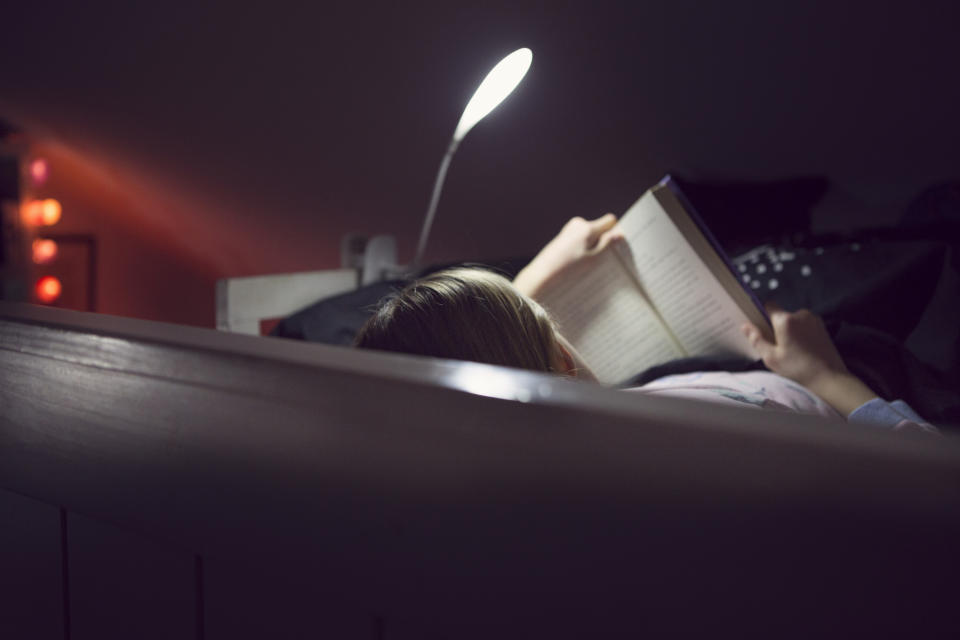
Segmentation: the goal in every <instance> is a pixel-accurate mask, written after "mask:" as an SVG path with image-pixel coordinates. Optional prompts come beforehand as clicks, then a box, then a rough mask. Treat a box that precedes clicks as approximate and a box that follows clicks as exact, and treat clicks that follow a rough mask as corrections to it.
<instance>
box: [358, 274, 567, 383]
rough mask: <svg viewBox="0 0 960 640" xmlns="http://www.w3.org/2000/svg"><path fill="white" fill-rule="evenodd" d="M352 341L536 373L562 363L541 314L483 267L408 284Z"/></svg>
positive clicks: (559, 367) (557, 367)
mask: <svg viewBox="0 0 960 640" xmlns="http://www.w3.org/2000/svg"><path fill="white" fill-rule="evenodd" d="M355 344H356V345H357V346H358V347H363V348H367V349H379V350H382V351H396V352H400V353H411V354H416V355H424V356H433V357H437V358H452V359H456V360H472V361H474V362H486V363H489V364H497V365H503V366H508V367H517V368H521V369H533V370H535V371H551V372H559V371H565V370H566V369H568V368H569V367H567V366H565V360H566V359H567V358H568V357H569V356H567V355H566V354H565V352H564V351H563V349H562V348H561V346H560V341H559V338H558V334H557V331H556V329H555V327H554V324H553V321H552V320H551V319H550V316H549V315H547V312H546V311H544V310H543V308H542V307H541V306H540V305H539V304H537V303H536V302H534V301H533V300H531V299H529V298H527V297H526V296H524V295H523V294H521V293H520V292H519V291H517V290H516V289H515V288H514V287H513V285H512V284H510V281H509V280H507V279H506V278H504V277H503V276H499V275H497V274H495V273H491V272H489V271H484V270H482V269H470V268H458V269H448V270H445V271H440V272H437V273H434V274H431V275H429V276H426V277H425V278H421V279H420V280H417V281H416V282H414V283H412V284H410V285H408V286H407V287H406V288H405V289H403V290H402V291H400V292H399V293H397V294H395V295H394V296H392V297H390V298H388V299H387V301H386V302H384V303H383V304H382V305H381V306H380V308H379V309H378V310H377V312H376V313H375V314H374V315H373V317H371V318H370V319H369V320H368V321H367V323H366V324H365V325H364V326H363V328H362V329H361V330H360V333H359V334H358V335H357V339H356V342H355Z"/></svg>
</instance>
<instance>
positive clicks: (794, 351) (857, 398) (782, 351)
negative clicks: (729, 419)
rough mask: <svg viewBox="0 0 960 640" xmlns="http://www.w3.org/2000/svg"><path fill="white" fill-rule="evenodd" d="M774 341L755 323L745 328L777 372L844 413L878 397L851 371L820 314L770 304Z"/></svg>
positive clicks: (747, 334)
mask: <svg viewBox="0 0 960 640" xmlns="http://www.w3.org/2000/svg"><path fill="white" fill-rule="evenodd" d="M767 310H768V312H769V313H770V323H771V324H772V325H773V333H774V342H770V341H768V340H766V339H765V338H764V337H763V335H761V333H760V331H759V330H758V329H757V328H756V327H755V326H753V325H752V324H745V325H744V326H743V327H742V330H743V333H744V335H746V336H747V339H748V340H750V343H751V344H752V345H753V348H754V349H755V350H756V352H757V355H759V356H760V357H761V358H762V359H763V363H764V364H765V365H767V368H768V369H770V370H771V371H773V372H774V373H776V374H779V375H781V376H783V377H785V378H789V379H791V380H793V381H795V382H799V383H800V384H802V385H803V386H805V387H806V388H807V389H810V390H811V391H813V392H814V393H815V394H817V395H818V396H820V397H821V398H823V400H825V401H826V402H827V403H828V404H830V405H831V406H832V407H833V408H834V409H836V410H837V411H839V412H841V413H842V414H844V415H847V414H849V413H850V412H851V411H853V410H854V409H856V408H857V407H859V406H860V405H862V404H863V403H865V402H867V401H868V400H872V399H873V398H875V397H877V396H876V394H875V393H874V392H873V391H872V390H871V389H870V388H869V387H867V386H866V385H865V384H864V383H863V382H862V381H861V380H860V379H859V378H857V377H856V376H854V375H853V374H851V373H850V371H849V370H848V369H847V366H846V365H845V364H844V362H843V358H842V357H841V356H840V353H839V352H838V351H837V348H836V346H834V344H833V340H831V339H830V334H828V333H827V329H826V327H825V326H824V324H823V320H821V319H820V317H819V316H817V315H814V314H813V313H811V312H810V311H808V310H806V309H801V310H800V311H796V312H793V313H790V312H787V311H784V310H783V309H781V308H779V307H777V306H774V305H768V306H767Z"/></svg>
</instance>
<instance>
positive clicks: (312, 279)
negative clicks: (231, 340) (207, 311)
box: [217, 269, 359, 335]
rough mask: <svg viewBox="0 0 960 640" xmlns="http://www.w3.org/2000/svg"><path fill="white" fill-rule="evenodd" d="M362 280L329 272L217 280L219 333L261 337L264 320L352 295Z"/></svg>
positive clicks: (348, 273) (350, 272)
mask: <svg viewBox="0 0 960 640" xmlns="http://www.w3.org/2000/svg"><path fill="white" fill-rule="evenodd" d="M358 279H359V278H358V272H357V270H356V269H327V270H324V271H301V272H298V273H280V274H274V275H266V276H250V277H246V278H223V279H221V280H217V329H220V330H221V331H231V332H233V333H247V334H251V335H260V321H261V320H268V319H273V318H282V317H285V316H288V315H290V314H291V313H294V312H295V311H299V310H300V309H303V308H304V307H307V306H309V305H311V304H313V303H314V302H317V301H318V300H321V299H323V298H326V297H329V296H334V295H337V294H338V293H344V292H346V291H352V290H354V289H356V288H357V284H358Z"/></svg>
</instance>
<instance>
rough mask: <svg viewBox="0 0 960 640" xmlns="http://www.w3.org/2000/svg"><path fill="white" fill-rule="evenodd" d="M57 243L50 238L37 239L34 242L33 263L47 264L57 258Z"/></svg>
mask: <svg viewBox="0 0 960 640" xmlns="http://www.w3.org/2000/svg"><path fill="white" fill-rule="evenodd" d="M58 250H59V247H57V243H56V242H54V241H53V240H50V239H49V238H37V239H36V240H34V241H33V261H34V262H35V263H37V264H46V263H48V262H50V261H51V260H53V259H54V258H56V257H57V251H58Z"/></svg>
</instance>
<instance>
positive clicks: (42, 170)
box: [30, 158, 50, 187]
mask: <svg viewBox="0 0 960 640" xmlns="http://www.w3.org/2000/svg"><path fill="white" fill-rule="evenodd" d="M49 176H50V165H49V164H47V161H46V160H44V159H43V158H34V159H33V160H31V161H30V180H31V181H32V182H33V184H34V186H37V187H39V186H40V185H42V184H43V183H44V182H46V181H47V178H48V177H49Z"/></svg>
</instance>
